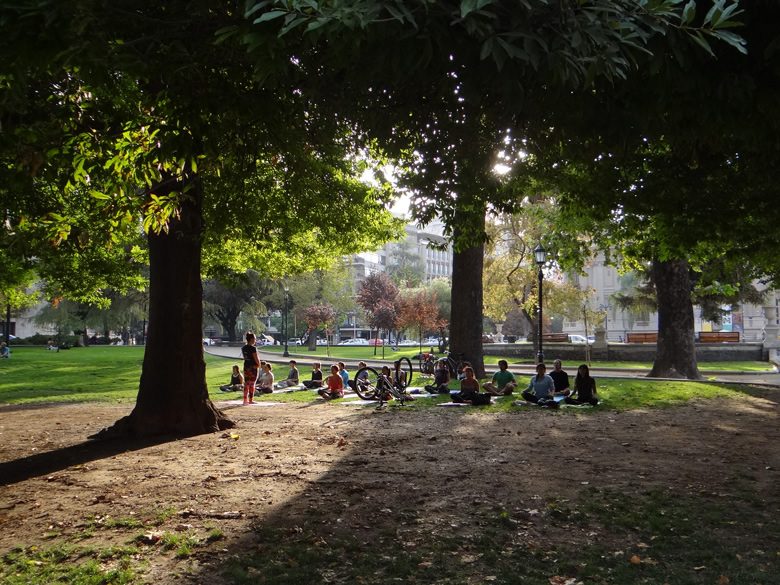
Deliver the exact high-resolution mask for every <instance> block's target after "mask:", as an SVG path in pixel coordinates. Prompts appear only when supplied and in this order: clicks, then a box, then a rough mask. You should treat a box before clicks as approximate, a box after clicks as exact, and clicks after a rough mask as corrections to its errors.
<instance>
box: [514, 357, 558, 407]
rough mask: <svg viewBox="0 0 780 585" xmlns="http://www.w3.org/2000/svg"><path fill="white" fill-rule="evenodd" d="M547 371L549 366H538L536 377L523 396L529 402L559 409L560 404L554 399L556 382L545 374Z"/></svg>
mask: <svg viewBox="0 0 780 585" xmlns="http://www.w3.org/2000/svg"><path fill="white" fill-rule="evenodd" d="M546 371H547V366H545V365H544V364H538V365H537V366H536V375H535V376H532V377H531V381H530V383H529V384H528V388H526V389H525V390H523V392H522V394H521V396H522V397H523V399H524V400H526V401H527V402H532V403H534V404H538V405H540V406H546V407H549V408H557V406H558V403H557V402H555V399H554V398H553V396H554V395H555V382H553V379H552V378H551V377H550V376H548V375H547V374H546V373H545V372H546Z"/></svg>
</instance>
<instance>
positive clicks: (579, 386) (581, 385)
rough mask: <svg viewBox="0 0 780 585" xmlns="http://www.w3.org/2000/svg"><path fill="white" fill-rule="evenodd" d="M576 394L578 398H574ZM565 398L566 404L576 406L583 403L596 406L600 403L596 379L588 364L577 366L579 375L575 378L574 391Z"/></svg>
mask: <svg viewBox="0 0 780 585" xmlns="http://www.w3.org/2000/svg"><path fill="white" fill-rule="evenodd" d="M575 394H576V396H577V397H576V398H574V395H575ZM563 400H564V402H566V404H572V405H574V406H579V405H582V404H590V405H591V406H596V405H597V404H598V403H599V398H598V396H597V392H596V380H594V379H593V378H591V377H590V368H589V367H588V366H587V365H586V364H582V365H581V366H580V367H579V368H577V377H576V378H574V392H572V395H571V396H567V397H566V398H564V399H563Z"/></svg>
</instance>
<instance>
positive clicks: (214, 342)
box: [203, 337, 217, 345]
mask: <svg viewBox="0 0 780 585" xmlns="http://www.w3.org/2000/svg"><path fill="white" fill-rule="evenodd" d="M203 345H217V340H216V339H212V338H211V337H204V338H203Z"/></svg>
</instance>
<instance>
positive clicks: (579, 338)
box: [569, 335, 596, 344]
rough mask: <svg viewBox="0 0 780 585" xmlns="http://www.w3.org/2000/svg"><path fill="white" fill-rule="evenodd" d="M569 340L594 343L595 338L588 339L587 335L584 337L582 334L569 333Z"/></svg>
mask: <svg viewBox="0 0 780 585" xmlns="http://www.w3.org/2000/svg"><path fill="white" fill-rule="evenodd" d="M569 342H570V343H587V344H593V343H596V340H595V339H588V338H587V337H584V336H583V335H569Z"/></svg>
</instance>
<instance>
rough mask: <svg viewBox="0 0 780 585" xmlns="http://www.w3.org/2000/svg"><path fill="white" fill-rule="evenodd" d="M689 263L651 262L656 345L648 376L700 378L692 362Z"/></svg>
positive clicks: (693, 340)
mask: <svg viewBox="0 0 780 585" xmlns="http://www.w3.org/2000/svg"><path fill="white" fill-rule="evenodd" d="M689 270H690V266H689V264H688V262H687V261H686V260H666V261H663V262H660V261H655V262H653V265H652V275H653V281H654V282H655V287H656V293H657V295H658V344H657V351H656V355H655V363H654V364H653V369H652V370H651V371H650V373H649V374H648V377H651V378H681V377H682V378H688V379H690V380H697V379H700V378H701V375H700V374H699V368H698V367H697V365H696V345H695V327H694V318H693V302H692V301H691V279H690V273H689Z"/></svg>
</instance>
